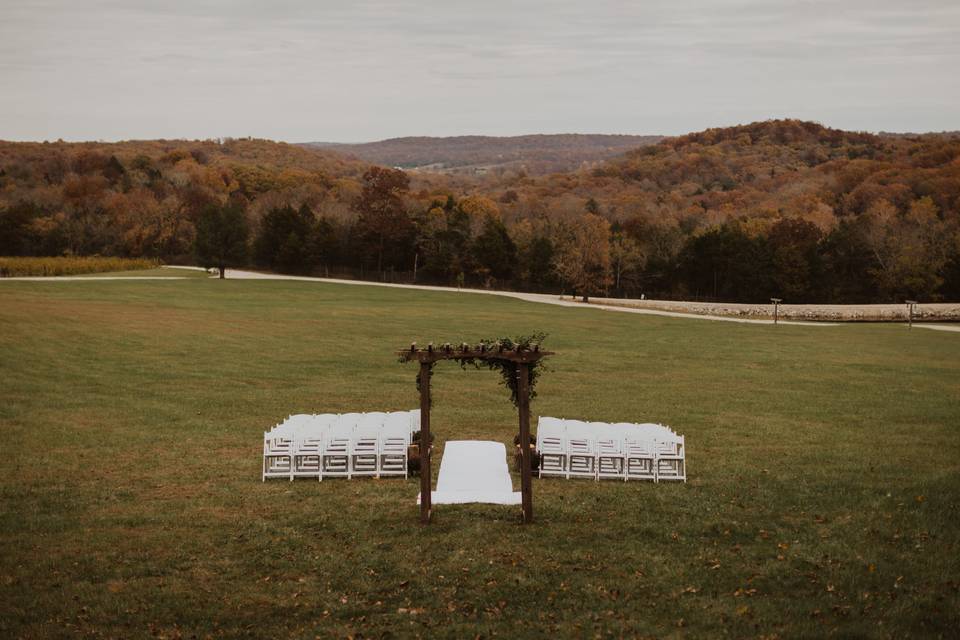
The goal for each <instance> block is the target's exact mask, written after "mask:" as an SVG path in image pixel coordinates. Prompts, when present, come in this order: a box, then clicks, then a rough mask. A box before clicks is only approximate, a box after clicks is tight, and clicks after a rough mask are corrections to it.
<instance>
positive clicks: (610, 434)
mask: <svg viewBox="0 0 960 640" xmlns="http://www.w3.org/2000/svg"><path fill="white" fill-rule="evenodd" d="M590 428H591V429H593V432H594V437H596V439H597V449H598V450H599V451H602V452H607V453H619V452H620V451H623V440H624V437H625V436H626V433H625V431H624V430H623V429H621V428H618V427H617V426H616V425H612V424H609V423H606V422H591V423H590Z"/></svg>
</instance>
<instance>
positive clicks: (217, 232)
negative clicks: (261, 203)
mask: <svg viewBox="0 0 960 640" xmlns="http://www.w3.org/2000/svg"><path fill="white" fill-rule="evenodd" d="M247 235H248V233H247V219H246V216H245V215H244V212H243V211H242V210H241V209H240V208H239V207H238V206H236V205H232V204H230V205H227V206H219V205H213V204H212V205H208V206H207V207H206V208H204V210H203V211H202V212H201V214H200V218H199V219H198V220H197V235H196V240H195V244H194V250H195V252H196V254H197V259H198V260H199V261H200V263H201V264H202V265H203V266H204V267H205V268H210V267H216V268H217V269H219V271H220V278H221V279H222V278H223V277H224V271H225V270H226V268H227V267H230V266H240V265H242V264H243V263H244V262H245V261H246V259H247Z"/></svg>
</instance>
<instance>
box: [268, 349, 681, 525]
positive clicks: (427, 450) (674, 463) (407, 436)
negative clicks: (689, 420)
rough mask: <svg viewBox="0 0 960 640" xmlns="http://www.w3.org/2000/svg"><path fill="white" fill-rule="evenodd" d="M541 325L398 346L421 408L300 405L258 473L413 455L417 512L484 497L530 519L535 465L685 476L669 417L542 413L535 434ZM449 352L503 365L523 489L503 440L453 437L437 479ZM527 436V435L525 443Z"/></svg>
mask: <svg viewBox="0 0 960 640" xmlns="http://www.w3.org/2000/svg"><path fill="white" fill-rule="evenodd" d="M544 337H545V336H544V335H543V334H534V335H533V336H529V337H521V338H517V339H515V340H514V339H509V338H501V339H499V340H496V341H492V340H487V341H481V342H480V343H478V344H476V345H474V346H472V345H468V344H467V343H461V344H460V345H458V346H453V345H451V344H450V343H445V344H443V345H440V346H437V347H434V345H433V344H432V343H431V344H429V345H428V346H427V348H426V349H419V348H417V345H416V343H414V344H411V345H410V347H409V349H404V350H402V351H399V352H398V355H399V357H400V362H402V363H405V362H410V361H416V362H417V363H419V365H420V368H419V372H418V374H417V378H416V380H417V388H418V390H419V392H420V409H415V410H412V411H396V412H380V411H374V412H369V413H345V414H333V413H325V414H312V415H311V414H298V415H291V416H288V417H287V418H286V419H285V420H284V421H283V422H282V423H280V424H278V425H276V426H275V427H274V428H273V429H271V430H269V431H266V432H264V434H263V436H264V437H263V474H262V478H261V479H262V480H263V481H266V480H267V479H268V478H281V479H287V480H290V481H293V480H294V479H296V478H315V479H317V480H319V481H322V480H323V479H324V478H325V477H326V478H346V479H350V478H354V477H374V478H384V477H404V478H406V477H408V476H409V474H410V472H411V470H412V467H414V465H412V464H411V462H412V461H413V460H414V459H415V460H416V463H417V464H416V465H415V472H416V473H418V474H419V476H420V494H419V495H418V496H417V504H419V505H420V519H421V522H423V523H428V522H429V521H430V518H431V514H432V505H434V504H465V503H487V504H502V505H516V504H519V505H521V506H522V522H524V523H527V522H531V521H532V519H533V492H532V480H531V478H532V474H533V473H534V472H536V473H537V475H538V477H539V478H544V477H551V476H554V477H562V478H566V479H570V478H590V479H593V480H603V479H610V480H622V481H624V482H626V481H628V480H650V481H653V482H660V481H666V480H673V481H681V482H686V479H687V474H686V442H685V439H684V436H682V435H678V434H677V433H676V432H674V431H673V430H672V429H670V428H669V427H665V426H663V425H660V424H652V423H644V424H634V423H615V424H610V423H605V422H584V421H582V420H566V419H559V418H553V417H549V416H541V417H540V418H539V419H538V421H537V432H536V435H535V436H531V434H530V400H531V399H532V398H533V397H534V396H536V391H535V390H534V389H535V385H536V382H537V380H538V378H539V374H540V372H541V367H540V366H539V365H540V364H541V361H542V359H543V358H545V357H547V356H551V355H554V354H553V353H552V352H549V351H543V350H541V348H540V344H541V342H542V341H543V339H544ZM442 360H453V361H456V362H458V363H459V364H460V365H461V367H466V366H467V365H473V366H475V367H477V368H479V367H480V366H485V367H486V368H488V369H491V370H496V371H498V372H499V373H500V374H501V376H502V378H503V384H504V385H505V386H507V387H508V388H509V389H510V391H511V399H512V401H513V403H514V405H515V406H516V407H517V410H518V414H519V417H518V422H519V434H518V436H517V438H516V439H515V442H516V449H517V452H516V456H515V458H516V460H517V463H518V466H519V471H520V491H519V492H516V491H513V483H512V480H511V478H510V471H509V467H508V464H507V449H506V446H505V445H504V444H503V443H501V442H493V441H486V440H451V441H448V442H447V443H446V444H445V446H444V455H443V459H442V461H441V464H440V471H439V474H438V478H437V488H436V489H435V490H434V489H433V488H432V486H431V485H432V481H431V458H432V451H433V446H432V437H431V435H430V409H431V404H432V400H431V396H430V383H431V380H432V376H433V366H434V365H435V364H436V363H437V362H439V361H442ZM522 443H527V445H526V446H523V444H522Z"/></svg>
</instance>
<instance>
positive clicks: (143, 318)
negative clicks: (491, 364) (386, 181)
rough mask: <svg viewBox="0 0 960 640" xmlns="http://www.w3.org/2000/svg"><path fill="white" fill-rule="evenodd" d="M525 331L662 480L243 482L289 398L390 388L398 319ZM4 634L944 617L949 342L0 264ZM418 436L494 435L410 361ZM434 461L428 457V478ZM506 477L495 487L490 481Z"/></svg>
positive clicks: (549, 397)
mask: <svg viewBox="0 0 960 640" xmlns="http://www.w3.org/2000/svg"><path fill="white" fill-rule="evenodd" d="M535 330H544V331H546V332H548V333H549V334H550V337H549V339H548V342H547V345H548V347H549V348H551V349H553V350H555V351H556V352H557V356H556V357H554V358H553V359H552V363H551V365H550V370H549V371H548V372H547V373H545V374H544V376H543V379H542V382H541V383H540V387H539V391H540V397H539V398H538V399H537V400H535V401H534V403H533V412H534V415H536V414H538V413H539V414H544V415H555V416H562V417H569V418H576V417H579V418H587V419H591V420H603V421H655V422H663V423H665V424H670V425H672V426H673V427H674V428H675V429H676V430H677V431H679V432H681V433H684V434H685V435H686V436H687V447H688V454H687V455H688V465H689V475H690V482H689V483H687V484H685V485H677V484H659V485H653V484H646V483H627V484H624V483H616V482H604V483H595V482H591V481H565V480H559V479H550V480H542V481H541V480H535V481H534V508H535V518H536V522H535V523H534V524H533V525H531V526H527V527H523V526H520V525H518V524H517V519H518V513H517V509H516V508H513V507H497V506H476V505H472V506H457V507H447V506H440V507H437V508H436V509H435V514H434V515H435V522H434V524H432V525H431V526H429V527H421V526H420V525H418V524H417V507H416V506H415V504H414V500H415V497H416V495H417V491H418V486H417V480H415V479H410V480H409V481H403V480H395V479H393V480H382V481H376V480H353V481H333V480H331V481H324V482H322V483H317V482H315V481H314V482H309V481H299V482H296V483H288V482H282V481H279V482H268V483H261V482H260V475H259V474H260V453H261V447H262V441H261V436H262V432H263V430H264V429H266V428H268V427H269V426H271V425H272V424H274V423H275V422H277V421H278V420H279V419H281V418H283V417H284V416H286V415H287V414H289V413H297V412H321V411H355V410H362V409H366V410H399V409H409V408H414V407H415V406H416V403H417V394H416V390H415V386H414V377H415V374H416V371H415V367H414V366H413V365H406V366H404V365H400V364H398V363H397V361H396V358H395V356H394V355H393V352H394V350H395V349H397V348H398V347H402V346H404V345H407V344H409V342H410V341H411V340H414V339H415V340H417V341H419V342H421V343H422V342H426V341H428V340H435V341H440V340H450V341H459V340H461V339H467V340H474V339H477V338H481V337H495V336H497V335H511V334H512V335H516V334H525V333H530V332H532V331H535ZM0 371H2V372H3V384H2V387H0V389H2V390H0V432H2V436H3V440H2V441H3V447H2V451H3V455H2V456H0V636H2V637H11V638H16V637H24V638H37V637H75V636H78V635H79V636H84V635H90V636H98V637H101V636H102V637H123V638H130V637H144V636H156V637H167V638H174V637H181V636H182V637H194V636H196V637H201V638H202V637H207V636H241V637H243V636H248V637H265V636H270V637H303V638H314V637H345V636H353V637H407V636H417V635H419V636H423V637H429V638H434V637H455V638H460V637H474V636H478V635H479V636H482V637H556V636H571V637H594V636H599V637H607V636H613V637H617V636H621V637H622V636H655V637H686V636H689V637H697V638H699V637H711V636H730V637H761V636H762V637H783V638H796V637H822V636H831V635H832V636H841V637H906V636H912V637H938V636H942V637H956V634H957V629H958V625H960V615H958V611H960V593H958V588H960V339H958V336H957V335H955V334H950V333H941V332H933V331H917V330H915V331H908V330H907V329H906V328H905V327H903V326H899V325H896V326H894V325H883V326H877V325H870V326H852V325H851V326H840V327H790V326H779V327H773V326H758V325H741V324H734V323H725V322H706V321H703V320H679V319H671V318H658V317H644V316H633V315H628V314H618V313H609V312H601V311H597V310H594V309H565V308H556V307H551V306H546V305H536V304H532V303H525V302H520V301H516V300H510V299H500V298H493V297H489V296H480V295H475V294H467V293H464V294H452V293H432V292H422V291H416V292H414V291H405V290H395V289H381V288H377V287H353V286H348V285H321V284H315V283H301V282H273V281H230V280H227V281H218V280H209V279H205V278H197V279H191V280H178V281H168V282H163V281H131V282H118V281H112V282H65V283H52V282H51V283H30V282H7V283H0ZM433 388H434V401H435V413H434V423H433V425H434V426H433V428H434V430H435V432H436V434H437V444H438V445H439V447H438V448H439V451H438V452H437V456H436V460H437V461H438V462H439V460H440V458H441V455H442V444H443V442H444V441H446V440H450V439H464V438H485V439H493V440H499V441H502V442H505V443H506V442H510V441H511V439H512V438H513V436H514V434H515V432H516V422H515V421H516V416H515V413H514V411H513V408H512V406H511V404H510V402H509V394H508V392H507V391H506V390H505V389H504V388H503V387H500V386H498V379H497V376H496V375H495V374H493V373H490V372H487V371H473V370H467V371H461V370H460V369H459V368H458V367H457V366H456V365H454V364H452V363H447V365H446V366H443V365H440V366H439V367H438V369H437V371H436V374H435V375H434V387H433ZM438 466H439V465H435V467H434V468H435V470H436V468H437V467H438ZM518 484H519V483H518V481H517V480H516V479H515V486H518Z"/></svg>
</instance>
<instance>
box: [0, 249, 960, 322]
mask: <svg viewBox="0 0 960 640" xmlns="http://www.w3.org/2000/svg"><path fill="white" fill-rule="evenodd" d="M164 268H165V269H197V270H201V271H202V269H200V268H199V267H181V266H172V265H171V266H165V267H164ZM225 275H226V277H227V279H230V280H294V281H301V282H327V283H331V284H348V285H354V286H367V287H389V288H394V289H417V290H421V291H447V292H451V293H476V294H480V295H491V296H501V297H505V298H514V299H517V300H524V301H526V302H537V303H540V304H550V305H554V306H558V307H576V308H578V309H596V310H598V311H613V312H617V313H634V314H639V315H649V316H663V317H668V318H686V319H691V320H713V321H716V322H739V323H742V324H773V320H771V319H769V318H756V317H753V318H751V317H736V316H726V315H715V314H711V313H706V312H705V311H706V310H708V309H711V308H716V309H718V310H720V309H722V310H724V311H727V310H729V309H740V310H741V312H743V311H742V309H753V310H755V309H766V307H765V306H764V305H736V304H729V305H727V304H722V303H684V302H676V301H657V300H611V299H605V298H594V299H593V300H592V301H591V302H590V303H583V302H577V301H575V300H573V299H571V298H569V297H560V296H557V295H553V294H546V293H520V292H517V291H492V290H486V289H462V290H461V289H457V288H456V287H437V286H429V285H420V284H393V283H387V282H368V281H365V280H344V279H340V278H313V277H309V276H290V275H283V274H278V273H260V272H257V271H245V270H242V269H227V271H226V274H225ZM216 277H217V276H216V275H212V276H211V278H216ZM188 279H194V278H185V277H183V276H130V277H112V276H105V277H104V276H54V277H20V278H0V282H2V281H5V280H11V281H29V282H57V281H73V282H76V281H94V282H96V281H100V282H103V281H110V280H113V281H116V280H188ZM654 305H655V306H657V307H661V306H665V305H666V306H667V308H654ZM766 306H769V305H766ZM784 306H786V305H784ZM791 306H793V307H796V308H801V307H802V308H805V309H817V308H821V307H822V308H824V309H829V310H830V311H832V312H836V311H839V310H846V311H847V312H848V313H858V312H859V313H862V312H863V310H864V309H869V308H872V307H878V306H879V307H884V308H886V307H890V308H891V310H893V309H900V305H791ZM950 306H960V305H950ZM671 307H672V308H674V309H683V308H695V309H696V311H693V312H690V311H680V310H670V308H671ZM781 308H782V307H781ZM900 312H901V313H902V310H900ZM753 313H756V311H753ZM745 315H746V313H745ZM898 319H899V318H897V316H891V317H890V318H888V319H887V321H888V322H889V321H895V320H898ZM780 324H784V325H794V326H804V327H836V326H839V325H840V324H843V323H837V322H811V321H803V320H780ZM904 326H906V325H904ZM913 326H914V327H916V328H918V329H931V330H935V331H950V332H957V333H960V325H958V326H950V325H942V324H930V323H915V324H914V325H913Z"/></svg>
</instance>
